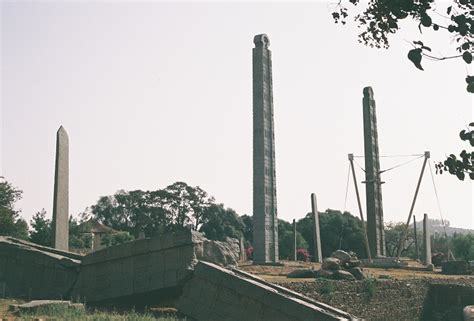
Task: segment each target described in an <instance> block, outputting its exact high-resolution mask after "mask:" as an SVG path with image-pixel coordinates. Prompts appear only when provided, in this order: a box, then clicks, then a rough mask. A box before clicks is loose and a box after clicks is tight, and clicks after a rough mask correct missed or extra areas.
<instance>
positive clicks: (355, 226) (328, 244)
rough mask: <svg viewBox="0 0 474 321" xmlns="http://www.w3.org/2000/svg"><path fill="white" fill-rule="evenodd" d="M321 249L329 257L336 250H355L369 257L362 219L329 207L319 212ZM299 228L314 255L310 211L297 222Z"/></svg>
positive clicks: (362, 256) (358, 253)
mask: <svg viewBox="0 0 474 321" xmlns="http://www.w3.org/2000/svg"><path fill="white" fill-rule="evenodd" d="M319 227H320V235H321V250H322V254H323V257H328V256H329V255H331V253H332V252H334V251H336V250H339V249H341V250H344V251H353V252H355V253H356V254H357V256H358V257H360V258H365V257H367V255H366V253H365V245H364V232H363V229H362V226H361V221H360V219H358V218H357V217H355V216H353V215H351V214H350V213H349V212H344V213H341V212H340V211H338V210H332V209H327V210H326V211H325V212H323V213H321V212H320V213H319ZM296 228H297V230H298V231H299V232H300V233H301V235H302V236H303V237H304V239H305V240H306V242H307V243H308V250H309V253H310V254H311V256H314V241H313V240H314V238H313V218H312V213H308V214H307V215H306V216H305V217H304V218H302V219H300V220H299V221H298V222H297V223H296Z"/></svg>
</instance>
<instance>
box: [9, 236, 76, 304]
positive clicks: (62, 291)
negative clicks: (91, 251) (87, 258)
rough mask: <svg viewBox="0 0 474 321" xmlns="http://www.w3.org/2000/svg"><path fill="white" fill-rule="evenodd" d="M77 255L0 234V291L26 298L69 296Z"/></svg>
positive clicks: (72, 284)
mask: <svg viewBox="0 0 474 321" xmlns="http://www.w3.org/2000/svg"><path fill="white" fill-rule="evenodd" d="M78 257H80V256H77V255H76V254H73V253H68V252H63V251H59V250H55V249H51V250H50V248H47V247H42V246H38V245H36V244H33V243H30V242H26V241H21V240H17V239H15V238H10V237H3V236H0V292H3V290H5V293H0V295H4V296H7V297H15V298H26V299H63V298H69V296H70V295H71V291H72V288H73V286H74V283H75V281H76V279H77V276H78V275H79V266H80V263H81V261H80V260H77V259H76V258H78Z"/></svg>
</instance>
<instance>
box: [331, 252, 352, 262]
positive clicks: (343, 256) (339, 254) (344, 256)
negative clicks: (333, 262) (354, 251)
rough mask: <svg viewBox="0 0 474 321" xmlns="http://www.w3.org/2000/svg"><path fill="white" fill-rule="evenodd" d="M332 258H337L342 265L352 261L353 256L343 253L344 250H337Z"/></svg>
mask: <svg viewBox="0 0 474 321" xmlns="http://www.w3.org/2000/svg"><path fill="white" fill-rule="evenodd" d="M331 257H335V258H336V259H338V260H339V261H341V263H346V262H349V261H350V260H351V259H352V258H351V255H350V254H349V253H347V252H346V251H343V250H337V251H335V252H333V253H332V254H331Z"/></svg>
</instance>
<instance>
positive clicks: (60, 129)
mask: <svg viewBox="0 0 474 321" xmlns="http://www.w3.org/2000/svg"><path fill="white" fill-rule="evenodd" d="M59 132H64V133H67V132H66V129H65V128H64V127H63V125H61V126H59V129H58V133H59Z"/></svg>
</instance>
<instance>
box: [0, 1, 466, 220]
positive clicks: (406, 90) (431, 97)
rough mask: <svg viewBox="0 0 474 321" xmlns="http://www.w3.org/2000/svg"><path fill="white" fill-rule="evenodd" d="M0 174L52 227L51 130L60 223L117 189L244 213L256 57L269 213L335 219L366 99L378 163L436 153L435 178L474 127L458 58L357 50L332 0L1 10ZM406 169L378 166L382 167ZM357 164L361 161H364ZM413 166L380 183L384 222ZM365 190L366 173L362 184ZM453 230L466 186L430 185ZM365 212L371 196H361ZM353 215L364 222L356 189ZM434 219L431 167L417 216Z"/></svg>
mask: <svg viewBox="0 0 474 321" xmlns="http://www.w3.org/2000/svg"><path fill="white" fill-rule="evenodd" d="M0 8H1V29H2V30H1V109H0V110H1V112H2V113H1V117H2V118H1V131H0V132H1V144H2V145H1V149H0V151H1V163H0V168H1V175H3V176H5V178H6V179H7V180H8V181H10V182H12V183H13V184H14V185H15V186H17V187H19V188H20V189H22V190H23V191H24V194H23V199H22V200H21V201H20V202H19V203H18V207H19V208H21V209H22V215H23V216H24V217H25V218H26V219H27V220H28V221H29V220H30V218H31V216H32V215H33V214H34V213H35V212H36V211H39V210H41V209H42V208H45V209H46V210H47V212H48V215H51V211H52V200H53V194H52V191H53V179H54V157H55V139H56V131H57V129H58V128H59V126H60V125H63V126H64V127H65V128H66V130H67V132H68V134H69V142H70V213H71V214H72V215H77V214H78V213H79V212H81V211H83V210H84V209H85V208H86V207H87V206H90V205H93V204H95V202H96V201H97V200H98V198H99V197H100V196H103V195H111V194H113V193H114V192H116V191H117V190H119V189H125V190H133V189H143V190H154V189H159V188H163V187H165V186H167V185H169V184H172V183H173V182H175V181H185V182H187V183H188V184H190V185H199V186H200V187H202V188H203V189H205V190H206V191H207V192H208V193H209V194H211V195H213V196H214V197H215V198H216V200H217V201H218V202H222V203H224V204H225V205H226V206H228V207H232V208H234V209H235V210H236V211H237V212H238V213H239V214H251V210H252V48H253V42H252V40H253V36H254V35H255V34H259V33H266V34H268V36H269V37H270V41H271V46H270V49H271V50H272V54H273V82H274V87H273V90H274V106H275V128H276V133H275V136H276V158H277V166H276V173H277V190H278V207H279V211H278V212H279V216H280V218H283V219H285V220H292V219H293V218H296V219H299V218H301V217H303V216H304V215H305V214H306V213H307V212H308V211H309V210H310V193H312V192H315V193H316V194H317V196H318V202H319V210H320V211H324V210H325V209H327V208H333V209H340V210H343V209H344V196H345V189H346V178H347V169H348V161H347V154H348V153H354V154H356V155H362V154H363V124H362V90H363V87H364V86H369V85H370V86H372V88H373V90H374V94H375V99H376V103H377V116H378V126H379V127H378V130H379V144H380V152H381V155H394V154H420V153H423V152H424V151H425V150H429V151H431V155H432V159H431V160H430V161H431V165H432V167H433V170H434V166H433V164H434V162H435V161H440V160H443V159H444V158H445V155H448V154H450V153H456V154H458V153H459V152H460V150H461V149H462V148H469V146H468V145H466V144H463V143H462V142H461V141H460V139H459V137H458V133H459V131H460V130H461V129H463V128H465V126H466V124H468V123H469V122H471V121H472V120H473V117H472V116H473V100H472V95H470V94H468V93H467V92H466V90H465V87H466V84H465V82H464V78H465V77H466V75H467V73H468V69H467V67H466V65H465V64H464V63H463V62H462V61H459V60H456V61H447V62H430V61H425V62H424V63H423V65H424V67H425V71H424V72H421V71H419V70H417V69H416V68H415V67H414V66H413V65H412V64H411V63H410V62H409V61H408V59H407V58H406V54H407V52H408V50H409V49H410V48H411V46H410V44H409V43H408V41H412V40H417V39H424V40H425V43H427V44H428V45H431V46H432V47H433V48H436V49H435V50H434V52H435V53H436V54H444V55H449V54H451V53H452V50H451V49H450V47H449V46H448V44H449V42H450V39H449V38H447V37H443V36H441V35H442V34H441V33H439V34H434V36H433V33H434V32H425V34H424V37H425V38H421V37H420V35H419V33H418V31H417V28H416V26H404V27H406V28H404V29H403V30H402V31H401V32H400V34H399V35H397V36H396V37H393V38H392V39H391V40H392V47H391V48H390V49H389V50H376V49H370V48H367V47H365V46H363V45H361V44H359V43H358V42H357V37H356V35H357V28H356V27H355V25H353V24H350V25H348V26H345V27H343V26H340V25H336V24H334V22H333V21H332V18H331V15H330V12H331V10H330V8H331V5H329V4H328V3H322V2H318V3H299V4H296V3H293V2H290V3H278V4H274V3H268V2H266V3H249V2H247V3H223V2H221V3H219V2H211V3H174V4H173V3H158V2H145V3H137V2H129V3H111V2H102V3H100V2H36V3H29V2H22V1H11V2H10V1H3V2H1V7H0ZM407 160H409V158H398V159H397V158H382V159H381V167H382V169H385V168H389V167H391V166H394V165H396V164H399V163H402V162H404V161H407ZM358 161H359V162H360V163H361V164H362V165H363V159H358ZM421 165H422V159H419V160H417V161H415V162H412V163H410V164H409V165H406V166H403V167H401V168H399V169H396V170H393V171H390V172H387V173H386V174H384V175H383V179H384V180H385V181H386V183H385V184H384V185H383V204H384V212H385V220H386V221H405V220H406V217H407V216H408V212H409V208H410V203H411V201H412V198H413V194H414V190H415V186H416V181H417V179H418V176H419V173H420V170H421ZM357 175H358V180H359V183H360V181H362V180H363V179H364V177H363V173H362V172H361V171H360V170H358V172H357ZM435 181H436V184H437V188H438V193H439V196H440V202H441V208H442V211H443V214H444V216H445V218H446V219H448V220H449V221H451V225H452V226H458V227H465V228H474V218H473V216H474V214H473V198H474V197H473V196H474V194H473V188H472V183H471V182H470V181H465V182H460V181H458V180H457V179H456V178H455V177H453V176H451V175H442V176H439V175H435ZM359 186H360V189H361V192H362V200H363V203H364V212H365V190H364V186H363V185H362V184H360V185H359ZM348 195H349V196H348V200H347V210H349V211H351V212H352V213H353V214H354V215H358V212H357V204H356V199H355V196H354V189H353V185H352V182H351V183H350V189H349V193H348ZM423 213H429V215H430V216H431V217H432V218H439V211H438V208H437V205H436V198H435V196H434V192H433V186H432V183H431V177H430V172H429V168H427V171H426V172H425V176H424V179H423V182H422V185H421V190H420V194H419V197H418V202H417V204H416V207H415V214H416V215H417V216H418V217H419V218H421V216H422V214H423Z"/></svg>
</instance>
